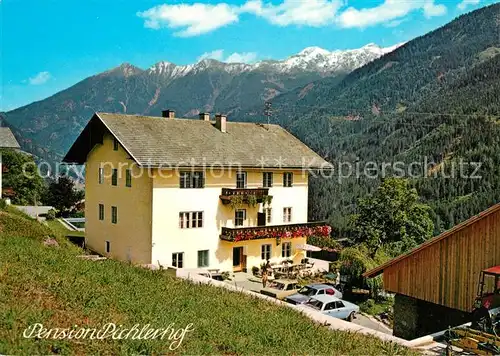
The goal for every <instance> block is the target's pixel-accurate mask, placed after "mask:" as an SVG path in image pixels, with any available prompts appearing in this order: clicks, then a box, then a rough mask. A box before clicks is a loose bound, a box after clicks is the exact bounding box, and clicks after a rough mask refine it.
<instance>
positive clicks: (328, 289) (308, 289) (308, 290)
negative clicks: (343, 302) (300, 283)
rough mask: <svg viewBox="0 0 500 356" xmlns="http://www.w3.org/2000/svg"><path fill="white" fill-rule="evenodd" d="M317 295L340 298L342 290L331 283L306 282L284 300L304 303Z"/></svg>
mask: <svg viewBox="0 0 500 356" xmlns="http://www.w3.org/2000/svg"><path fill="white" fill-rule="evenodd" d="M317 295H331V296H335V297H337V298H339V299H342V292H340V291H339V290H338V289H336V288H335V287H334V286H333V284H328V283H315V284H308V285H307V286H304V287H302V288H300V289H299V291H298V292H297V294H292V295H291V296H289V297H287V298H286V299H285V301H287V302H288V303H290V304H304V303H306V302H307V301H308V300H309V299H310V298H311V297H314V296H317Z"/></svg>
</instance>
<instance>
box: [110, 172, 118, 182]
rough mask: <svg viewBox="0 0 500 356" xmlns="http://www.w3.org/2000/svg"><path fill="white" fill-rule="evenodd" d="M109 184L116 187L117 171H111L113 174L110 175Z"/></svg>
mask: <svg viewBox="0 0 500 356" xmlns="http://www.w3.org/2000/svg"><path fill="white" fill-rule="evenodd" d="M111 184H112V185H118V169H113V173H112V175H111Z"/></svg>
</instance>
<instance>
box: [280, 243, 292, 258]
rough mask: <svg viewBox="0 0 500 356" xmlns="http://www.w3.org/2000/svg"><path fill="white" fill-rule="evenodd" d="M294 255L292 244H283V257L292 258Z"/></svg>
mask: <svg viewBox="0 0 500 356" xmlns="http://www.w3.org/2000/svg"><path fill="white" fill-rule="evenodd" d="M291 255H292V243H291V242H283V243H282V244H281V257H290V256H291Z"/></svg>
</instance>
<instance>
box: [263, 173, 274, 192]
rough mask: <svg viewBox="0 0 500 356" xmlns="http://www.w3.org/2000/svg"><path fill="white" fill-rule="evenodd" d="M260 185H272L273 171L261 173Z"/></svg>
mask: <svg viewBox="0 0 500 356" xmlns="http://www.w3.org/2000/svg"><path fill="white" fill-rule="evenodd" d="M262 186H263V187H264V188H271V187H272V186H273V172H264V173H263V175H262Z"/></svg>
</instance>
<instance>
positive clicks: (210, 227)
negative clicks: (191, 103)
mask: <svg viewBox="0 0 500 356" xmlns="http://www.w3.org/2000/svg"><path fill="white" fill-rule="evenodd" d="M65 161H66V162H68V163H76V164H85V169H86V183H85V217H86V237H85V239H86V245H87V247H89V248H90V249H92V250H94V251H96V252H98V253H101V254H103V255H109V256H110V257H112V258H116V259H120V260H124V261H131V262H133V263H140V264H159V265H162V266H173V267H177V268H214V269H215V268H217V269H220V270H223V271H241V270H249V269H251V268H252V267H253V266H256V267H259V266H260V264H261V263H262V262H264V261H266V260H268V259H269V260H271V261H276V262H278V261H281V260H283V259H292V260H294V261H295V262H298V261H300V260H301V259H302V258H304V257H305V254H304V252H303V251H302V250H301V249H300V248H299V247H300V245H304V244H305V243H306V238H307V236H308V235H312V234H314V235H328V234H329V232H330V229H329V227H327V226H325V225H324V224H321V223H309V222H307V203H308V178H309V174H310V172H311V171H313V170H318V169H322V168H324V167H328V164H327V163H326V162H325V161H324V160H323V159H322V158H321V157H319V156H318V155H316V154H315V153H314V152H313V151H311V150H310V149H309V148H307V147H306V146H305V145H304V144H303V143H301V142H300V141H299V140H297V139H296V138H295V137H293V136H292V135H291V134H289V133H288V132H286V131H285V130H284V129H282V128H281V127H279V126H276V125H261V124H254V123H233V122H227V118H226V117H225V116H223V115H219V116H217V118H216V120H215V121H211V120H210V118H209V115H208V114H200V119H198V120H188V119H177V118H175V117H174V115H173V113H172V112H170V111H167V112H164V115H163V116H162V117H145V116H132V115H118V114H105V113H96V114H95V115H94V116H93V117H92V119H91V120H90V121H89V124H88V125H87V127H86V128H85V129H84V130H83V132H82V134H81V135H80V136H79V138H78V139H77V140H76V142H75V143H74V145H73V146H72V148H71V149H70V150H69V152H68V154H67V155H66V157H65Z"/></svg>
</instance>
